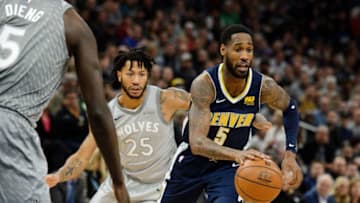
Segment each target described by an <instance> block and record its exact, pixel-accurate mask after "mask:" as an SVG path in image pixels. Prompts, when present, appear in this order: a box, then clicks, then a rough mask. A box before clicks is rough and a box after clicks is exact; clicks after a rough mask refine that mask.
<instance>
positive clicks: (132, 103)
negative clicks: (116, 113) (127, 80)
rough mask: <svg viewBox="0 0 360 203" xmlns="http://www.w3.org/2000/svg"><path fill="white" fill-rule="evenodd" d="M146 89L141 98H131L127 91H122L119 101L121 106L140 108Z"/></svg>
mask: <svg viewBox="0 0 360 203" xmlns="http://www.w3.org/2000/svg"><path fill="white" fill-rule="evenodd" d="M145 94H146V91H145V92H144V93H143V95H142V96H141V97H140V98H130V97H129V96H128V95H127V94H126V93H124V92H123V93H122V94H121V95H120V96H119V97H118V102H119V104H120V106H121V107H123V108H127V109H136V108H138V107H139V106H140V105H141V104H142V103H143V102H144V99H145Z"/></svg>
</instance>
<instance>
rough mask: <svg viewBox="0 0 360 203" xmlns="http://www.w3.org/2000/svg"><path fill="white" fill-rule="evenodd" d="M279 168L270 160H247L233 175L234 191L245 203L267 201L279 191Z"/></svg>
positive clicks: (280, 181)
mask: <svg viewBox="0 0 360 203" xmlns="http://www.w3.org/2000/svg"><path fill="white" fill-rule="evenodd" d="M281 186H282V175H281V171H280V168H279V167H278V166H277V165H276V164H275V162H273V161H271V160H256V161H252V160H247V161H245V163H244V165H241V166H239V168H238V169H237V170H236V175H235V189H236V192H237V193H238V194H239V195H240V196H241V197H242V199H243V200H245V201H246V202H247V203H255V202H256V203H268V202H271V201H272V200H274V199H275V198H276V197H277V196H278V194H279V193H280V191H281Z"/></svg>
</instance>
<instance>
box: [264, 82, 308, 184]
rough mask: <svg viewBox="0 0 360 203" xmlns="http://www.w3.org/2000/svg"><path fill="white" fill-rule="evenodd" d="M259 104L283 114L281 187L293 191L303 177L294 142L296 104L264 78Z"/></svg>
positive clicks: (295, 136)
mask: <svg viewBox="0 0 360 203" xmlns="http://www.w3.org/2000/svg"><path fill="white" fill-rule="evenodd" d="M260 99H261V102H262V103H266V104H267V105H268V106H269V107H270V108H272V109H279V110H281V111H282V112H283V123H284V128H285V133H286V153H285V156H284V159H283V161H282V164H281V169H282V172H283V178H284V179H283V182H284V183H283V187H284V188H290V189H295V188H297V187H299V185H300V184H301V182H302V179H303V175H302V171H301V169H300V167H299V165H298V164H297V162H296V142H297V132H298V127H299V115H298V111H297V107H296V102H295V101H294V100H292V99H291V98H290V96H289V95H288V94H287V93H286V92H285V90H284V89H283V88H281V87H280V86H279V85H278V84H276V82H275V81H274V80H273V79H271V78H269V77H266V76H264V79H263V84H262V88H261V98H260Z"/></svg>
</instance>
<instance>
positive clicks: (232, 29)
mask: <svg viewBox="0 0 360 203" xmlns="http://www.w3.org/2000/svg"><path fill="white" fill-rule="evenodd" d="M235 33H248V34H249V35H250V36H252V32H251V30H250V29H249V28H248V27H246V26H245V25H243V24H232V25H229V26H227V27H225V29H224V30H223V31H222V33H221V37H220V43H222V44H227V43H228V42H229V41H230V40H231V35H233V34H235Z"/></svg>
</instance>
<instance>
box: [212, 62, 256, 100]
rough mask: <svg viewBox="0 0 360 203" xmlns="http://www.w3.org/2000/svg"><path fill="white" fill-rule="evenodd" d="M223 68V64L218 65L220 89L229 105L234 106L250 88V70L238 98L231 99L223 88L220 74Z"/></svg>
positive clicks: (223, 82) (223, 84)
mask: <svg viewBox="0 0 360 203" xmlns="http://www.w3.org/2000/svg"><path fill="white" fill-rule="evenodd" d="M223 67H224V64H223V63H221V64H220V65H219V70H218V77H219V83H220V89H221V91H222V93H223V94H224V95H225V97H226V99H228V100H229V101H230V102H231V103H233V104H235V103H237V102H239V101H240V100H241V99H242V98H244V96H245V95H247V93H248V92H249V90H250V87H251V82H252V78H253V77H252V75H253V72H252V69H251V68H249V74H248V78H247V80H246V84H245V88H244V90H243V91H242V92H241V93H240V94H239V95H238V96H236V97H232V96H231V95H230V93H229V92H228V90H227V89H226V86H225V81H224V77H223V73H222V69H223Z"/></svg>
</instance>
